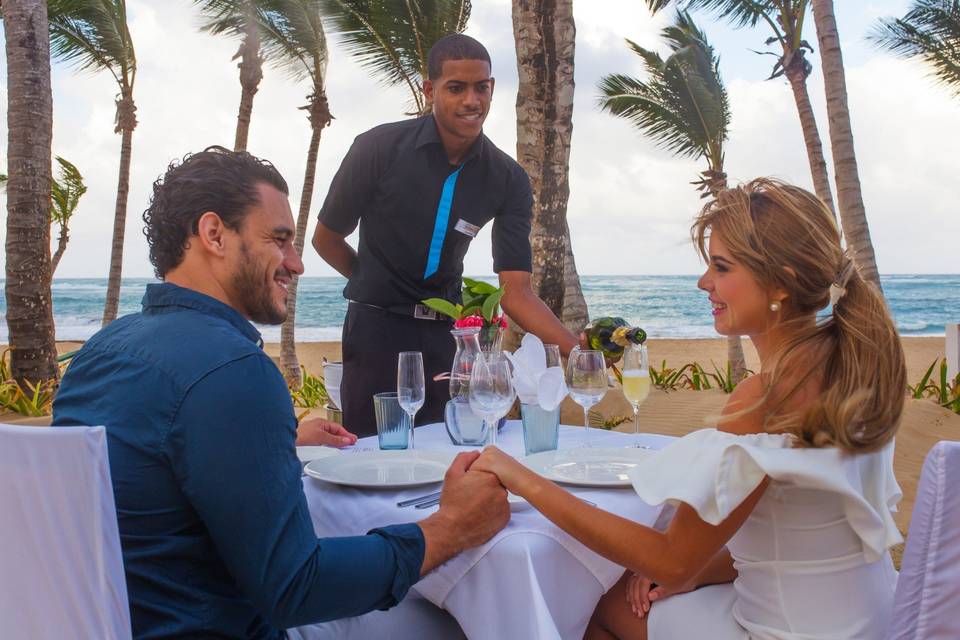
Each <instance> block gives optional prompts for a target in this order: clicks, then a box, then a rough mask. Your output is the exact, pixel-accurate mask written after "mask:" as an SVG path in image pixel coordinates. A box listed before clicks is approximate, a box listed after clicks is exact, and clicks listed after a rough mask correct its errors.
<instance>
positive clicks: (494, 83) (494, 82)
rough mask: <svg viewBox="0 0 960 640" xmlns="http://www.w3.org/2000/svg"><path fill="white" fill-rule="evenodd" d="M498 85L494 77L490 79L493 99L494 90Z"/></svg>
mask: <svg viewBox="0 0 960 640" xmlns="http://www.w3.org/2000/svg"><path fill="white" fill-rule="evenodd" d="M496 84H497V79H496V78H494V77H491V78H490V97H491V98H492V97H493V88H494V87H495V86H496Z"/></svg>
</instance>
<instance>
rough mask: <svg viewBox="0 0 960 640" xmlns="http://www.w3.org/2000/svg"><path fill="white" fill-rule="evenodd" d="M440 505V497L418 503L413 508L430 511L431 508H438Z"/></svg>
mask: <svg viewBox="0 0 960 640" xmlns="http://www.w3.org/2000/svg"><path fill="white" fill-rule="evenodd" d="M438 504H440V496H437V497H436V498H432V499H430V500H427V501H425V502H418V503H417V504H415V505H413V508H414V509H429V508H430V507H435V506H437V505H438Z"/></svg>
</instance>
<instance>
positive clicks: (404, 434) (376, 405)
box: [373, 391, 410, 449]
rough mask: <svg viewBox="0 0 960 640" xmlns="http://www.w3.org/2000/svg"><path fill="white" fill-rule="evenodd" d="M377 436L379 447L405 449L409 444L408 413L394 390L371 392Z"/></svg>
mask: <svg viewBox="0 0 960 640" xmlns="http://www.w3.org/2000/svg"><path fill="white" fill-rule="evenodd" d="M373 412H374V413H375V414H376V416H377V438H378V439H379V441H380V448H381V449H406V448H407V447H408V446H409V444H410V415H409V414H408V413H407V412H406V411H404V410H403V407H401V406H400V399H399V398H398V397H397V392H396V391H385V392H383V393H375V394H373Z"/></svg>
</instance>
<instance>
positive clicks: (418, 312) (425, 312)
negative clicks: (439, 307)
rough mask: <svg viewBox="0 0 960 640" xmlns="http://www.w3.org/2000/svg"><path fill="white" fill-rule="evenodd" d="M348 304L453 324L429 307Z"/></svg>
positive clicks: (449, 319) (420, 305)
mask: <svg viewBox="0 0 960 640" xmlns="http://www.w3.org/2000/svg"><path fill="white" fill-rule="evenodd" d="M350 304H359V305H363V306H365V307H371V308H373V309H380V310H381V311H389V312H390V313H395V314H397V315H399V316H408V317H412V318H416V319H417V320H439V321H445V322H453V320H452V319H451V318H450V317H449V316H446V315H444V314H442V313H440V312H439V311H434V310H433V309H431V308H430V307H427V306H425V305H422V304H398V305H390V306H389V307H381V306H380V305H376V304H370V303H369V302H357V301H356V300H350Z"/></svg>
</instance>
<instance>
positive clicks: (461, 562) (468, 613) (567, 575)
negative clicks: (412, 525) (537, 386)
mask: <svg viewBox="0 0 960 640" xmlns="http://www.w3.org/2000/svg"><path fill="white" fill-rule="evenodd" d="M587 437H589V441H590V445H591V447H593V448H595V449H596V450H602V449H605V448H621V447H629V446H633V445H637V444H639V445H642V447H643V448H644V449H648V450H657V449H660V448H663V447H664V446H666V445H667V444H669V443H670V442H671V441H672V440H673V438H671V437H670V436H663V435H657V434H640V435H639V436H637V435H634V434H625V433H620V432H616V431H605V430H601V429H593V428H591V429H590V430H589V434H588V433H587V432H586V429H584V427H582V426H568V425H561V426H560V433H559V446H558V449H560V450H564V449H575V448H578V447H582V446H583V444H584V440H585V438H587ZM415 440H416V444H415V446H416V451H418V452H419V451H423V452H427V451H456V452H459V451H470V450H473V449H476V448H477V447H458V446H455V445H453V444H452V443H451V440H450V438H449V437H448V435H447V433H446V431H445V429H444V425H443V424H442V423H436V424H429V425H423V426H419V427H417V428H416V438H415ZM497 446H499V447H500V448H501V449H502V450H504V451H505V452H507V453H509V454H510V455H512V456H514V457H517V458H522V457H523V455H524V447H523V434H522V426H521V422H520V421H519V420H508V421H506V423H505V424H504V426H503V427H502V428H501V430H500V432H499V435H498V442H497ZM377 449H378V441H377V437H376V436H372V437H368V438H362V439H360V440H358V441H357V443H356V445H354V446H353V447H348V448H345V449H343V450H341V452H340V454H339V455H340V456H350V455H354V452H371V451H376V450H377ZM651 453H652V452H651ZM654 455H655V454H654ZM563 486H564V488H565V489H567V490H568V491H569V492H570V493H572V494H574V495H576V496H578V497H580V498H582V499H584V500H587V501H589V502H591V503H594V504H595V505H596V506H597V507H599V508H601V509H604V510H607V511H610V512H613V513H616V514H618V515H620V516H623V517H625V518H629V519H631V520H634V521H636V522H639V523H642V524H646V525H650V526H654V525H659V526H662V523H658V522H657V521H658V516H659V515H660V514H661V506H656V505H648V504H645V503H644V502H643V501H641V500H640V498H639V497H638V496H637V494H636V493H635V492H634V491H633V489H632V488H631V487H630V486H629V485H627V486H617V487H611V486H600V487H598V486H579V485H577V484H564V485H563ZM303 488H304V493H305V495H306V498H307V503H308V506H309V509H310V514H311V517H312V520H313V526H314V529H315V530H316V534H317V536H318V537H329V536H350V535H363V534H365V533H367V532H368V531H370V530H371V529H374V528H376V527H380V526H385V525H388V524H400V523H405V522H415V521H417V520H421V519H423V518H425V517H427V516H429V515H430V514H431V513H433V512H434V511H436V509H437V508H438V507H436V506H434V507H430V508H426V509H416V508H414V507H411V506H407V507H400V506H398V505H397V503H398V502H402V501H404V500H408V499H410V498H414V497H417V496H422V495H424V494H426V493H429V492H431V491H438V490H439V488H440V485H439V484H432V485H426V486H412V487H393V488H369V487H356V486H345V485H342V484H336V483H331V482H326V481H323V480H319V479H317V478H314V477H311V476H309V475H305V476H304V478H303ZM623 571H624V569H623V567H621V566H618V565H617V564H616V563H614V562H611V561H610V560H607V559H606V558H604V557H602V556H600V555H598V554H597V553H594V552H593V551H592V550H590V549H588V548H587V547H586V546H584V545H583V544H581V543H580V542H579V541H577V540H576V539H574V538H573V537H571V536H570V535H569V534H567V533H566V532H564V531H563V530H561V529H560V528H559V527H557V526H556V525H555V524H553V523H552V522H550V521H549V520H547V519H546V518H545V517H544V516H543V515H541V514H540V513H539V512H538V511H537V510H536V509H534V508H533V507H532V506H531V505H529V504H528V503H525V502H519V503H516V504H512V505H511V518H510V521H509V523H508V524H507V525H506V527H504V528H503V529H502V530H501V531H500V532H499V533H497V534H496V535H494V536H493V538H491V539H490V540H489V541H487V542H486V543H485V544H482V545H480V546H478V547H474V548H472V549H468V550H466V551H464V552H462V553H460V554H459V555H457V556H455V557H454V558H451V559H450V560H448V561H447V562H445V563H444V564H442V565H441V566H439V567H437V568H436V569H434V570H433V571H431V572H430V573H429V574H427V575H426V576H424V577H422V578H421V579H420V580H419V581H418V582H417V583H416V584H414V585H413V587H412V590H411V591H412V592H413V593H412V594H410V596H408V597H411V596H412V597H415V598H419V599H422V600H424V601H426V602H427V603H430V605H432V606H436V607H439V608H441V609H443V610H445V611H447V612H449V614H450V615H452V616H453V617H454V618H455V619H456V622H457V623H458V624H459V626H460V628H461V629H462V631H463V633H464V635H466V637H467V638H471V639H477V640H485V639H490V640H503V639H505V638H538V639H541V640H548V639H554V638H556V639H563V640H566V639H569V638H581V637H582V636H583V633H584V630H585V629H586V626H587V623H588V622H589V620H590V616H591V614H592V613H593V610H594V608H595V606H596V604H597V601H598V600H599V599H600V597H601V596H602V595H603V594H604V593H605V592H606V591H607V590H608V589H609V588H610V587H612V586H613V585H614V584H615V583H616V582H617V580H619V578H620V577H621V575H623Z"/></svg>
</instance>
